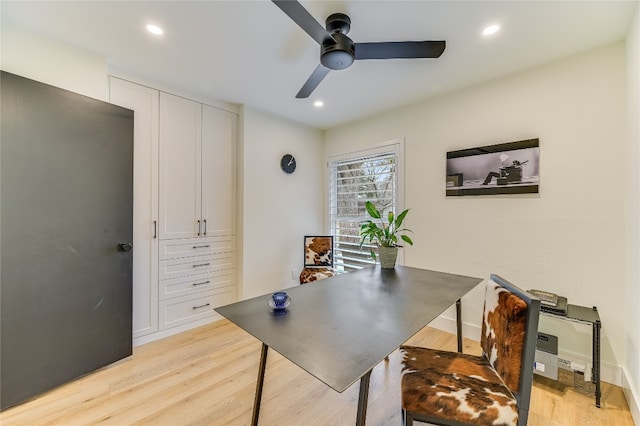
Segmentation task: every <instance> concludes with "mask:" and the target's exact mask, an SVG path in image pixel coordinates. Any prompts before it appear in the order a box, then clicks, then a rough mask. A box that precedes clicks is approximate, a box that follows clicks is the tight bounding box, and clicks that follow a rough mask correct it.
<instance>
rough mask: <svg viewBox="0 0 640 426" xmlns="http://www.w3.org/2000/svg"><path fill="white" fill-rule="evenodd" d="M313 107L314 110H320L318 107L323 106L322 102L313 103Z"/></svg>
mask: <svg viewBox="0 0 640 426" xmlns="http://www.w3.org/2000/svg"><path fill="white" fill-rule="evenodd" d="M313 106H314V107H316V108H320V107H322V106H324V102H322V101H315V102H314V103H313Z"/></svg>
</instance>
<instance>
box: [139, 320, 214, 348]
mask: <svg viewBox="0 0 640 426" xmlns="http://www.w3.org/2000/svg"><path fill="white" fill-rule="evenodd" d="M221 319H223V317H222V315H220V314H218V313H214V315H213V316H212V317H209V318H205V319H201V320H198V321H194V322H190V323H188V324H183V325H180V326H177V327H172V328H169V329H166V330H161V331H156V332H155V333H151V334H147V335H145V336H140V337H135V338H134V339H133V346H134V347H136V346H140V345H144V344H145V343H149V342H153V341H155V340H160V339H164V338H165V337H169V336H173V335H174V334H178V333H182V332H183V331H187V330H191V329H192V328H196V327H201V326H203V325H207V324H211V323H213V322H216V321H220V320H221Z"/></svg>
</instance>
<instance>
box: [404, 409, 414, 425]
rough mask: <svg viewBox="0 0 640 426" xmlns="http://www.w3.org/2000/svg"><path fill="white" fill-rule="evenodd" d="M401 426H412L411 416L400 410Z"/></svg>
mask: <svg viewBox="0 0 640 426" xmlns="http://www.w3.org/2000/svg"><path fill="white" fill-rule="evenodd" d="M402 426H413V416H412V415H411V414H409V413H407V410H405V409H404V408H403V409H402Z"/></svg>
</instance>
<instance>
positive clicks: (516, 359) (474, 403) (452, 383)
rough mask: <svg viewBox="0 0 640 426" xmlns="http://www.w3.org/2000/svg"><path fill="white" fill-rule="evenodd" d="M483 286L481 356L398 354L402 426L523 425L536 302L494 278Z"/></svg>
mask: <svg viewBox="0 0 640 426" xmlns="http://www.w3.org/2000/svg"><path fill="white" fill-rule="evenodd" d="M486 283H487V284H486V290H485V301H484V313H483V321H482V335H481V338H480V344H481V346H482V352H483V353H482V355H481V356H473V355H468V354H462V353H457V352H448V351H441V350H433V349H427V348H421V347H414V346H402V347H401V348H400V349H401V351H402V352H403V353H404V357H403V367H402V373H403V375H402V413H403V423H404V424H405V425H412V424H413V420H418V421H423V422H427V423H431V424H438V425H519V426H521V425H526V424H527V418H528V415H529V401H530V398H531V386H532V381H533V364H534V359H535V350H536V340H537V336H538V333H537V332H538V318H539V314H540V300H538V299H537V298H535V297H533V296H531V295H530V294H528V293H526V292H525V291H523V290H521V289H519V288H518V287H516V286H514V285H513V284H511V283H509V282H508V281H506V280H504V279H503V278H500V277H499V276H496V275H491V278H490V279H489V280H487V281H486Z"/></svg>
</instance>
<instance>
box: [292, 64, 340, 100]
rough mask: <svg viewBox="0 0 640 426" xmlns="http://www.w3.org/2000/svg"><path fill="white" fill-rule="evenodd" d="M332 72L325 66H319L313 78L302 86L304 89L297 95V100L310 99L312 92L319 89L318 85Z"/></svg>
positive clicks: (312, 75)
mask: <svg viewBox="0 0 640 426" xmlns="http://www.w3.org/2000/svg"><path fill="white" fill-rule="evenodd" d="M329 71H331V70H330V69H329V68H326V67H325V66H324V65H322V64H319V65H318V66H317V67H316V69H315V70H314V71H313V73H312V74H311V76H310V77H309V78H308V79H307V81H306V83H304V85H303V86H302V89H300V91H299V92H298V94H297V95H296V98H298V99H301V98H308V97H309V95H310V94H311V92H313V91H314V90H315V88H316V87H318V84H320V82H321V81H322V80H323V79H324V78H325V77H326V76H327V74H329Z"/></svg>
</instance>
